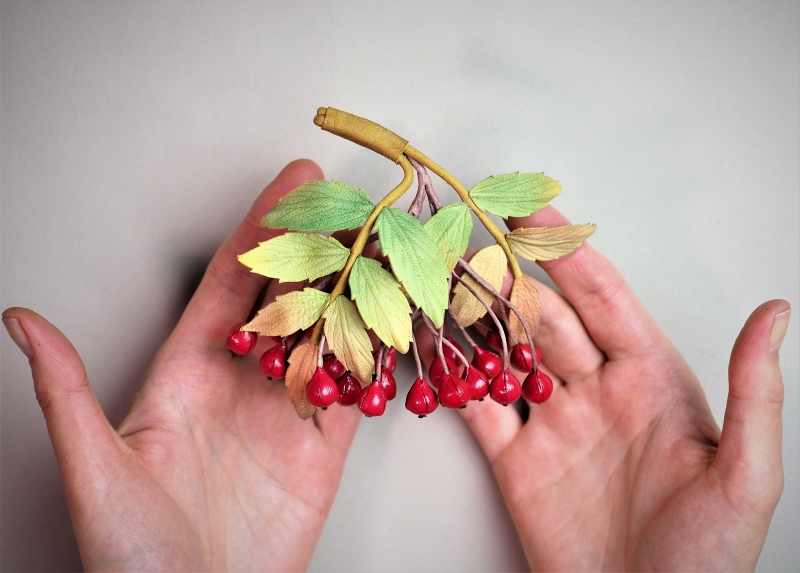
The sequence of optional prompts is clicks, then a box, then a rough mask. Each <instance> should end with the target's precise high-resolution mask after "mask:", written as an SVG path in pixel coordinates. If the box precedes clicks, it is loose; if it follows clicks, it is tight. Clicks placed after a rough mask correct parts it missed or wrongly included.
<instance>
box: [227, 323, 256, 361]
mask: <svg viewBox="0 0 800 573" xmlns="http://www.w3.org/2000/svg"><path fill="white" fill-rule="evenodd" d="M244 325H245V323H244V322H242V323H239V324H237V325H236V326H234V327H233V328H232V329H231V333H230V335H229V336H228V348H229V349H230V350H231V352H235V353H236V354H247V353H248V352H250V351H251V350H253V348H255V347H256V342H258V335H257V334H256V333H255V332H241V331H240V330H239V329H240V328H241V327H243V326H244Z"/></svg>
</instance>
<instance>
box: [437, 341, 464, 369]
mask: <svg viewBox="0 0 800 573" xmlns="http://www.w3.org/2000/svg"><path fill="white" fill-rule="evenodd" d="M445 340H447V341H448V342H449V343H450V344H452V345H453V346H455V347H456V348H458V351H459V352H460V353H461V354H464V349H463V348H461V345H460V344H459V343H458V342H456V341H455V339H454V338H453V337H452V336H445ZM442 354H444V357H445V360H450V361H452V362H453V363H455V364H458V363H459V362H461V359H460V358H459V357H458V356H457V355H456V353H455V352H453V349H452V348H450V347H449V346H447V345H446V344H442Z"/></svg>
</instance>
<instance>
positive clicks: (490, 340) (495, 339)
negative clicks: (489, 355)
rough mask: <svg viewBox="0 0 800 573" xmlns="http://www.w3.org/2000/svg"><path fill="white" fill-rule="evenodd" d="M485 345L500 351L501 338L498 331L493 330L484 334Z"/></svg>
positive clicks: (501, 345) (501, 347)
mask: <svg viewBox="0 0 800 573" xmlns="http://www.w3.org/2000/svg"><path fill="white" fill-rule="evenodd" d="M486 346H488V347H489V348H492V349H494V350H497V351H498V352H500V351H501V350H502V349H503V339H502V338H500V333H498V332H495V331H494V330H493V331H491V332H489V333H488V334H487V335H486Z"/></svg>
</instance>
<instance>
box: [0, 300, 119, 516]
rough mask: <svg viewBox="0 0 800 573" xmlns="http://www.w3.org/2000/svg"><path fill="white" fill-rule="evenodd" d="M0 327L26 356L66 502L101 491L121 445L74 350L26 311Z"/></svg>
mask: <svg viewBox="0 0 800 573" xmlns="http://www.w3.org/2000/svg"><path fill="white" fill-rule="evenodd" d="M3 324H4V325H5V327H6V329H7V330H8V333H9V334H10V335H11V338H12V339H13V340H14V342H15V343H16V344H17V346H19V348H20V350H22V352H23V353H24V354H25V355H26V356H27V357H28V360H29V362H30V366H31V373H32V374H33V388H34V391H35V392H36V399H37V400H38V402H39V406H40V407H41V408H42V413H43V414H44V418H45V422H46V423H47V432H48V434H49V435H50V441H51V442H52V444H53V450H54V451H55V455H56V460H57V461H58V467H59V470H60V472H61V477H62V481H63V483H64V490H65V492H66V494H67V500H68V501H69V502H70V507H71V509H73V510H76V509H78V510H79V509H80V508H79V507H76V506H75V503H77V502H79V501H80V499H82V498H84V496H80V498H79V497H78V496H77V495H76V494H77V493H78V492H77V490H78V489H79V488H81V489H86V488H102V487H103V486H104V485H106V484H104V481H105V479H106V478H105V477H104V476H108V475H109V474H113V473H114V472H113V466H114V464H115V463H117V462H119V461H120V460H121V459H122V454H123V452H124V451H125V447H126V446H125V444H124V443H123V442H122V440H121V439H120V438H119V436H118V435H117V433H116V432H115V431H114V429H113V428H112V427H111V424H109V422H108V420H107V419H106V417H105V414H103V409H102V408H101V407H100V404H99V402H98V401H97V397H96V396H95V395H94V392H93V391H92V388H91V386H89V380H88V378H87V376H86V370H85V368H84V366H83V361H81V358H80V356H78V353H77V351H76V350H75V347H73V346H72V344H71V343H70V342H69V340H67V338H66V337H65V336H64V335H63V334H62V333H61V331H59V330H58V329H57V328H56V327H55V326H53V325H52V324H50V323H49V322H47V321H46V320H45V319H44V318H42V317H41V316H39V315H38V314H36V313H35V312H33V311H32V310H28V309H25V308H9V309H8V310H6V311H5V312H4V313H3Z"/></svg>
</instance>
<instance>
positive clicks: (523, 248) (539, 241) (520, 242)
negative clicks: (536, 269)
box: [506, 224, 597, 261]
mask: <svg viewBox="0 0 800 573" xmlns="http://www.w3.org/2000/svg"><path fill="white" fill-rule="evenodd" d="M595 229H597V225H589V224H583V225H564V226H563V227H530V228H527V229H514V230H513V231H511V232H510V233H509V234H507V235H506V239H507V240H508V244H509V246H510V247H511V250H512V251H514V252H515V253H516V254H518V255H519V256H520V257H523V258H526V259H528V260H529V261H552V260H553V259H557V258H558V257H563V256H564V255H568V254H569V253H571V252H572V251H574V250H575V249H577V248H578V247H580V246H581V243H583V241H585V240H586V238H587V237H589V235H591V234H592V233H594V231H595Z"/></svg>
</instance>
